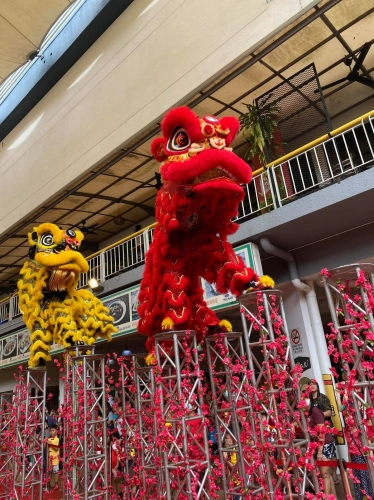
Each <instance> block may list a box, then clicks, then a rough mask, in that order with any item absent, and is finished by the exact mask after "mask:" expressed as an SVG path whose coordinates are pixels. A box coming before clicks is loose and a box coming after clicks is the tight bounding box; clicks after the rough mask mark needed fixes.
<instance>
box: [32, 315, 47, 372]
mask: <svg viewBox="0 0 374 500" xmlns="http://www.w3.org/2000/svg"><path fill="white" fill-rule="evenodd" d="M40 322H42V323H43V320H42V319H40V321H35V323H34V324H33V327H32V329H31V330H30V340H31V346H30V359H29V367H30V368H36V367H37V366H44V365H45V363H46V361H51V354H50V350H51V343H52V333H51V332H50V331H48V329H47V328H46V327H44V328H43V326H42V325H41V324H40Z"/></svg>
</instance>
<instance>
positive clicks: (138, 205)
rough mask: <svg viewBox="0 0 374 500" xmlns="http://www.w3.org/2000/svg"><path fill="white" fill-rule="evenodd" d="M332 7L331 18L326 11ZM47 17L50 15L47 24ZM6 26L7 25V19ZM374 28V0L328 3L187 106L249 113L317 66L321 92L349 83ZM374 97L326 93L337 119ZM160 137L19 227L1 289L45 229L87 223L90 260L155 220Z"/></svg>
mask: <svg viewBox="0 0 374 500" xmlns="http://www.w3.org/2000/svg"><path fill="white" fill-rule="evenodd" d="M21 3H22V4H24V3H25V2H22V0H17V1H15V0H3V2H1V6H0V16H5V15H6V8H5V7H4V5H5V6H8V11H9V6H10V5H15V6H16V8H15V11H16V12H18V15H16V14H14V15H15V19H13V18H10V17H9V21H10V22H11V23H12V24H14V23H18V26H19V27H20V28H21V26H23V25H24V27H25V28H24V29H25V30H26V26H27V22H26V21H25V18H26V17H28V14H27V12H26V13H25V12H23V11H22V9H21V7H20V5H21ZM29 3H30V4H31V3H32V4H37V5H39V4H43V5H45V6H47V5H48V6H50V9H49V10H50V13H49V16H50V19H53V16H55V17H56V15H58V12H61V10H63V9H64V8H65V7H66V6H67V4H68V2H67V0H53V1H52V0H33V1H32V2H31V0H30V2H29ZM333 4H335V5H333ZM331 5H333V6H332V7H331V8H329V9H328V10H327V11H326V12H325V13H323V9H326V8H327V7H330V6H331ZM53 9H55V10H53ZM3 11H4V12H3ZM21 12H22V14H21ZM8 15H9V14H8ZM45 17H46V14H45V13H44V15H43V20H44V18H45ZM1 19H2V20H3V22H6V21H5V19H6V17H5V19H4V17H1ZM22 19H23V21H22ZM45 23H46V25H47V24H48V22H47V21H45ZM50 23H51V21H49V24H50ZM30 24H31V23H30ZM373 24H374V0H365V1H361V2H357V0H341V1H338V2H337V1H336V0H323V1H321V2H319V3H318V4H317V6H315V7H314V8H313V9H311V10H310V11H308V12H307V13H306V14H304V15H303V16H302V17H301V18H299V19H297V21H295V22H294V23H293V24H291V25H289V26H288V27H287V28H286V29H284V30H283V31H282V32H280V33H278V34H277V35H276V36H274V37H272V39H270V40H268V41H267V42H266V43H265V44H264V45H263V46H261V47H259V48H258V49H257V50H256V51H255V52H254V53H252V54H250V55H248V56H247V57H246V58H245V59H244V60H242V61H241V62H240V63H238V64H236V66H235V67H233V68H231V69H230V71H227V72H226V73H225V74H223V75H221V76H220V77H219V78H218V79H217V80H216V81H214V82H212V83H210V84H209V86H207V87H206V88H205V89H203V90H201V91H200V92H199V93H198V94H196V95H195V96H194V97H193V98H192V99H190V100H189V101H188V102H186V104H187V105H189V106H191V107H192V108H193V110H194V111H195V112H196V114H198V115H200V116H203V115H206V114H214V115H216V116H223V115H235V116H239V114H240V113H241V112H243V111H245V107H244V105H243V102H247V103H248V102H252V101H253V100H254V99H255V98H256V97H259V96H261V95H262V94H264V93H265V92H266V91H268V90H270V89H272V88H273V87H275V86H277V85H278V84H280V83H281V82H283V81H285V80H286V79H287V78H289V77H290V76H292V75H294V74H295V73H297V72H298V71H299V70H301V69H302V68H304V67H305V66H307V65H309V64H310V63H312V62H314V63H315V65H316V69H317V72H318V75H319V78H320V82H321V85H326V84H328V83H331V82H333V81H335V80H338V79H340V78H343V77H344V76H346V75H347V74H348V71H349V68H348V67H347V66H346V65H345V64H344V59H345V57H346V56H347V55H349V56H350V57H353V59H354V58H355V57H357V53H358V52H359V50H360V48H361V47H362V45H363V44H364V43H365V42H368V41H371V40H372V37H373V30H372V26H373ZM30 29H31V28H30ZM40 31H43V30H42V29H40ZM0 33H1V30H0ZM21 33H22V29H21ZM25 33H26V31H25ZM27 33H28V37H27V43H35V44H36V43H37V40H36V38H35V36H36V35H33V36H31V34H32V33H31V31H29V32H27ZM290 35H292V36H290ZM0 36H2V35H0ZM19 36H21V35H19ZM30 40H32V42H30ZM23 43H24V44H25V45H24V46H25V51H24V52H23V53H22V50H21V48H17V49H16V48H15V49H14V50H15V54H16V51H17V50H19V52H18V53H17V54H18V55H17V57H16V56H15V57H14V61H21V60H22V57H23V58H25V54H26V53H27V51H28V50H29V48H30V45H27V44H26V41H23ZM17 47H18V46H17ZM32 48H33V46H32ZM32 48H31V50H32ZM0 57H1V56H0ZM0 60H1V59H0ZM361 73H362V74H363V75H365V76H368V77H369V78H372V76H373V75H374V45H373V46H372V47H371V48H370V51H369V53H368V55H367V57H366V59H365V61H364V63H363V65H362V67H361ZM1 76H3V74H1ZM373 95H374V93H373V90H372V89H370V88H369V87H366V86H364V85H362V84H359V83H356V82H354V83H352V82H348V81H347V82H345V83H342V84H340V85H337V86H336V87H333V88H330V89H328V90H326V91H325V92H324V97H325V101H326V106H327V109H328V112H329V114H330V118H331V119H334V118H335V119H336V118H337V117H339V116H340V115H342V114H344V113H345V112H346V111H347V110H351V109H352V110H353V114H354V111H355V108H357V107H358V106H361V108H360V109H362V108H365V106H366V107H367V109H366V111H369V110H371V109H372V106H373V100H372V98H373ZM363 112H365V110H364V111H362V113H363ZM359 114H361V112H360V113H359ZM357 116H358V115H357ZM158 133H159V124H154V125H152V126H151V127H150V128H149V129H148V130H147V131H146V132H145V133H144V134H143V136H139V137H137V139H136V141H134V142H133V143H132V144H127V145H126V149H123V150H121V151H117V152H116V153H114V154H113V156H112V158H109V159H108V160H106V162H105V164H103V165H99V166H97V167H95V169H94V170H92V171H91V172H89V173H87V174H86V175H85V177H83V178H80V179H79V180H77V181H76V183H75V185H73V186H71V187H69V189H67V190H65V191H63V192H61V193H60V194H59V195H58V196H56V197H55V198H54V199H51V200H49V201H48V203H47V204H45V205H44V206H43V207H39V209H38V210H36V211H35V212H34V213H32V214H30V215H29V217H28V218H27V219H25V220H22V221H19V224H18V226H17V227H16V228H14V230H13V231H12V232H11V233H9V234H7V235H3V236H2V237H1V238H0V245H1V246H0V288H3V289H5V288H6V286H7V283H8V281H9V280H11V279H16V278H17V274H18V271H19V269H20V267H21V266H22V263H23V261H24V260H25V258H26V255H27V250H28V248H27V247H28V244H27V239H26V238H27V232H28V231H30V230H31V229H32V227H33V226H34V225H35V224H37V223H41V222H45V221H50V222H55V223H58V224H59V225H60V226H62V227H68V226H73V225H76V224H80V223H81V222H82V221H86V226H87V227H91V226H93V225H94V226H95V227H94V232H95V234H87V236H86V239H85V241H86V252H85V253H86V254H87V253H88V254H89V253H90V249H91V251H92V250H95V248H97V244H98V243H99V242H102V241H104V240H106V239H107V238H109V237H111V236H113V235H115V234H117V233H118V232H119V231H123V230H124V229H126V228H127V229H131V228H133V229H134V231H135V225H136V224H139V223H141V222H142V221H143V220H144V219H146V218H148V217H149V215H150V214H151V213H152V207H153V205H154V201H155V196H156V193H157V189H156V178H155V172H157V171H158V166H159V164H158V163H157V162H156V161H155V160H154V159H153V158H152V157H151V156H150V143H151V141H152V140H153V138H154V137H155V136H157V134H158ZM234 148H235V150H236V152H237V153H238V154H239V155H242V154H243V151H244V144H243V137H240V136H239V137H238V138H237V139H236V140H235V142H234ZM118 214H121V215H122V217H123V218H124V219H125V223H124V224H123V225H122V226H117V225H116V224H115V223H114V218H115V217H116V216H117V215H118Z"/></svg>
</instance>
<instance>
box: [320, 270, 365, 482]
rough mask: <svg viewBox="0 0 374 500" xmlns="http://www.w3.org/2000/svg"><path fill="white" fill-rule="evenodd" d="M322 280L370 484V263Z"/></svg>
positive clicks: (338, 271) (341, 271)
mask: <svg viewBox="0 0 374 500" xmlns="http://www.w3.org/2000/svg"><path fill="white" fill-rule="evenodd" d="M322 280H323V284H324V288H325V293H326V297H327V303H328V306H329V310H330V314H331V319H332V323H333V328H334V330H333V331H334V333H335V335H336V342H335V345H336V347H337V349H338V351H339V354H340V359H341V361H342V364H343V367H344V370H345V371H346V373H347V376H348V378H350V377H349V375H350V374H351V373H352V370H355V382H354V383H352V388H351V390H350V391H349V392H350V398H351V402H352V404H353V405H354V416H355V419H356V420H357V428H358V429H359V430H360V431H361V433H360V438H361V441H362V446H363V447H364V448H365V449H368V451H369V452H368V453H365V454H364V455H365V461H366V464H367V467H368V471H369V474H370V478H371V483H372V487H373V488H374V464H373V462H372V461H371V459H370V455H369V453H370V451H371V452H373V451H374V443H370V442H369V441H368V438H367V433H366V432H365V430H364V429H365V422H367V420H369V421H371V425H374V418H371V417H368V415H367V410H368V409H369V408H370V409H371V408H372V407H373V372H372V369H371V368H369V369H368V367H367V366H365V362H366V361H369V362H370V361H372V360H373V356H374V349H373V341H372V335H373V334H374V316H373V306H374V296H373V289H374V265H373V264H370V263H369V264H351V265H348V266H342V267H338V268H336V269H333V270H331V271H330V272H329V276H326V275H322ZM330 343H332V342H330Z"/></svg>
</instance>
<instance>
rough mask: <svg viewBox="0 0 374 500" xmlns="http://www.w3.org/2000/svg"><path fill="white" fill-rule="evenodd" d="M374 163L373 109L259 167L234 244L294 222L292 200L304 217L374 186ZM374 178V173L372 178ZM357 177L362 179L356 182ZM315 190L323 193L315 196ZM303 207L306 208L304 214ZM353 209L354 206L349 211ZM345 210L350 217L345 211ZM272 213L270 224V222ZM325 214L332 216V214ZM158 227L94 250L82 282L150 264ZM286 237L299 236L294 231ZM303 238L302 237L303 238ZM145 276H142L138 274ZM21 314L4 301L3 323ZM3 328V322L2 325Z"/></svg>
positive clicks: (15, 303)
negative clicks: (373, 170) (148, 254)
mask: <svg viewBox="0 0 374 500" xmlns="http://www.w3.org/2000/svg"><path fill="white" fill-rule="evenodd" d="M373 166H374V111H371V112H369V113H366V114H365V115H363V116H361V117H359V118H357V119H356V120H353V121H352V122H350V123H347V124H345V125H344V126H342V127H339V128H338V129H336V130H334V131H332V132H330V133H329V134H326V135H324V136H322V137H320V138H318V139H316V140H314V141H312V142H311V143H308V144H305V145H304V146H302V147H301V148H298V149H297V150H295V151H293V152H291V153H289V154H287V155H284V156H282V157H281V158H279V159H277V160H276V161H274V162H271V163H269V164H268V165H266V167H265V168H261V169H258V170H257V171H255V172H254V178H253V181H252V182H251V183H250V184H248V185H247V186H245V198H244V200H243V202H242V203H241V204H240V207H239V213H238V216H237V219H236V220H237V222H238V223H239V224H240V229H239V231H238V233H237V236H234V237H233V239H232V242H233V244H234V246H235V243H236V244H238V243H239V242H240V243H242V242H244V241H245V240H246V241H249V240H251V241H253V240H256V238H257V237H258V235H259V234H260V233H261V232H264V231H265V232H266V233H267V234H269V233H271V227H272V225H273V227H275V226H278V227H280V225H282V224H285V223H289V222H290V220H291V217H286V218H285V217H283V219H284V220H282V214H283V213H285V212H286V206H287V207H288V206H289V205H290V204H294V205H292V207H294V208H293V209H292V207H291V209H290V210H289V212H290V214H291V213H292V217H293V218H294V220H296V219H299V220H302V215H304V216H305V214H309V213H311V212H313V210H316V204H317V202H316V201H315V200H317V198H320V199H322V200H323V206H327V205H328V204H329V203H330V204H333V205H335V206H336V205H338V200H342V199H343V197H344V196H346V194H344V193H347V192H348V193H351V194H352V195H353V196H357V195H359V194H360V193H364V191H365V189H368V190H370V189H374V185H373V186H372V185H371V182H372V181H370V182H369V181H368V179H367V177H366V176H364V175H362V176H361V177H360V175H361V174H363V173H364V172H366V171H367V170H368V169H370V168H371V167H373ZM372 177H373V176H372V175H371V176H370V178H372ZM357 179H358V180H359V182H353V180H355V181H357ZM360 179H361V180H362V182H360ZM342 181H344V185H345V189H344V190H341V191H342V192H341V193H340V192H338V191H337V189H338V190H339V189H340V184H343V182H342ZM329 188H330V189H329ZM333 191H334V192H333ZM343 191H344V193H343ZM313 195H318V196H315V198H313ZM321 195H322V196H321ZM317 201H318V200H317ZM296 202H297V203H296ZM354 203H355V206H356V209H355V210H356V212H357V213H359V212H360V210H363V211H365V210H366V211H367V208H366V207H365V203H361V204H357V200H356V201H355V202H354ZM321 207H322V205H321V206H320V208H321ZM299 208H301V209H302V214H301V213H300V216H299V215H298V209H299ZM317 208H318V207H317ZM351 209H352V205H350V206H347V207H345V209H344V210H351ZM269 213H273V214H274V215H275V216H276V217H275V219H274V220H275V222H274V221H273V222H272V221H270V217H269ZM341 214H342V219H344V217H343V215H344V211H343V210H342V211H341ZM266 217H268V224H265V220H266ZM323 217H324V218H325V219H328V216H326V214H325V215H323ZM273 218H274V217H273ZM361 220H363V219H361ZM269 221H270V222H269ZM331 223H333V224H335V225H336V228H337V230H338V229H339V228H340V225H339V224H342V223H344V220H343V221H338V220H337V219H336V218H334V219H333V220H332V221H331ZM154 226H155V224H152V225H150V226H148V227H147V228H145V229H143V230H140V231H138V232H137V233H135V234H132V235H130V236H128V237H126V238H123V239H122V240H120V241H118V242H116V243H114V244H112V245H110V246H108V247H106V248H105V249H103V250H101V251H99V252H96V253H95V254H93V255H91V256H90V257H89V258H88V262H89V265H90V268H89V271H88V273H87V274H85V275H82V276H81V278H80V281H79V287H87V286H90V285H91V286H92V287H93V286H94V285H93V283H95V282H96V283H97V284H99V285H103V284H106V283H108V282H110V280H112V279H113V278H114V277H118V276H120V275H124V274H125V273H128V272H129V271H130V270H133V269H134V268H139V267H140V266H141V265H142V264H143V263H144V259H145V254H146V252H147V250H148V248H149V245H150V244H151V242H152V238H153V231H154ZM321 226H322V224H320V223H316V224H315V227H314V229H313V228H312V227H311V226H308V227H305V230H306V231H307V232H310V231H312V230H314V231H315V232H316V234H317V233H318V231H321ZM320 236H321V234H320ZM322 236H323V235H322ZM286 237H287V238H288V239H291V240H292V238H293V239H295V236H293V235H292V234H291V230H290V233H288V234H287V235H286ZM300 238H302V235H301V236H300ZM298 241H299V243H300V242H301V240H300V239H299V240H298ZM139 278H140V276H139V275H138V276H137V279H139ZM92 280H95V281H94V282H92ZM104 295H105V291H104ZM20 315H21V313H20V311H19V308H18V296H17V295H13V296H11V297H9V298H6V299H4V300H3V301H2V302H0V324H1V325H3V328H4V326H5V325H6V324H7V323H8V322H9V321H11V320H13V319H15V318H17V317H19V316H20ZM1 328H2V327H1V326H0V330H1Z"/></svg>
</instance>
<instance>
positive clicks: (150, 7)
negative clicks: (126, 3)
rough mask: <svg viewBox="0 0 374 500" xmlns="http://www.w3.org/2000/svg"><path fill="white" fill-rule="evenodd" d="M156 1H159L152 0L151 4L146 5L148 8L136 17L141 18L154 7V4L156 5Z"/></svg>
mask: <svg viewBox="0 0 374 500" xmlns="http://www.w3.org/2000/svg"><path fill="white" fill-rule="evenodd" d="M158 1H159V0H153V2H151V3H150V4H149V5H148V7H146V8H145V9H144V10H143V12H141V13H140V14H139V15H138V17H140V16H142V15H143V14H145V13H146V12H148V11H149V10H150V9H152V7H153V6H154V5H156V3H157V2H158Z"/></svg>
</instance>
